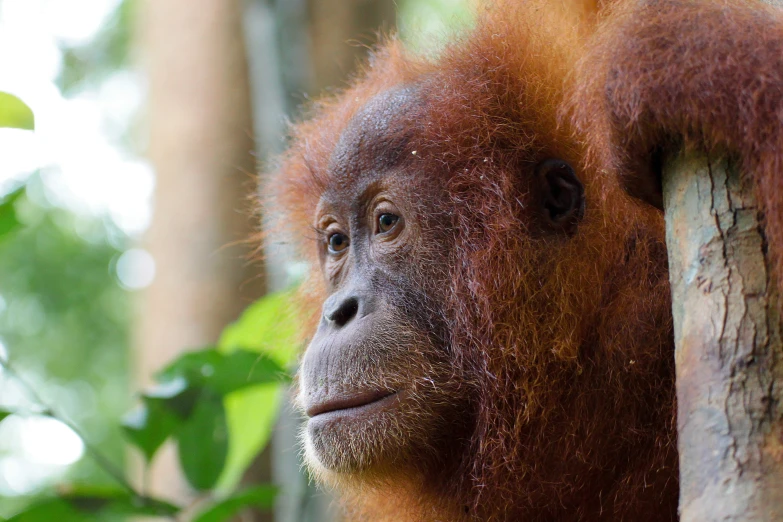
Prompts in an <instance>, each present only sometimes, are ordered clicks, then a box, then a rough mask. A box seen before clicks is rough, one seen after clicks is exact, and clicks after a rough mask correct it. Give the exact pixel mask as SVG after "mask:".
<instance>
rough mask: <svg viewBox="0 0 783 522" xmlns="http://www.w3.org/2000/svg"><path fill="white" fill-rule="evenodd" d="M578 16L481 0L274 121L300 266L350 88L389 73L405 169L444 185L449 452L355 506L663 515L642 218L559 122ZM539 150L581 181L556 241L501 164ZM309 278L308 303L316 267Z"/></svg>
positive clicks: (660, 249)
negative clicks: (452, 35) (390, 495)
mask: <svg viewBox="0 0 783 522" xmlns="http://www.w3.org/2000/svg"><path fill="white" fill-rule="evenodd" d="M595 23H596V22H595V15H594V12H593V11H592V10H591V6H590V4H589V3H588V4H582V3H577V4H576V5H572V6H568V5H565V4H561V3H557V2H546V1H527V2H520V1H514V2H512V1H508V2H495V3H494V6H493V7H489V8H484V7H482V8H480V12H479V16H478V22H477V25H476V27H475V28H474V29H472V30H471V31H470V33H469V34H467V35H464V36H463V37H461V38H459V39H457V41H455V42H453V43H452V44H450V45H449V46H448V47H447V48H446V49H445V50H443V52H442V53H440V54H438V55H437V56H436V57H432V58H428V57H422V56H418V55H414V54H412V53H410V52H409V51H407V50H406V49H405V48H404V46H403V45H402V44H400V42H399V41H397V40H394V39H392V40H390V41H388V42H387V43H386V44H385V45H383V46H382V47H381V48H379V49H378V50H377V51H376V52H375V53H374V54H373V56H372V57H371V58H370V60H369V62H368V64H367V65H366V67H365V69H364V71H363V72H362V73H361V74H360V75H359V76H358V77H357V78H356V79H354V81H353V82H352V83H351V84H350V86H349V87H347V88H346V89H345V90H344V91H343V92H341V93H340V94H338V95H336V96H333V97H330V98H328V99H325V100H322V101H320V102H319V103H317V104H316V105H315V106H314V107H313V108H312V109H311V112H310V113H309V114H308V117H307V119H305V120H304V121H302V122H301V123H298V124H296V125H295V126H294V127H293V129H292V137H293V139H292V144H291V147H290V149H289V150H288V152H287V153H286V154H285V155H284V156H283V157H282V158H281V160H280V165H279V168H278V169H277V170H276V172H277V174H276V178H275V180H274V182H273V186H274V187H276V192H275V194H274V197H273V200H274V203H275V205H274V206H275V208H276V209H279V208H282V209H283V210H284V220H285V222H286V223H287V224H288V225H290V226H291V227H292V231H291V234H293V235H294V237H296V238H299V239H302V240H303V241H302V243H301V245H300V246H301V255H302V256H303V257H305V258H307V259H309V260H310V261H311V262H312V264H313V266H317V260H316V258H315V254H316V249H315V248H314V246H313V244H312V240H311V239H309V238H312V233H311V232H310V230H311V227H312V225H313V216H314V212H315V208H316V206H317V204H318V201H319V198H320V196H321V194H322V192H323V191H324V189H325V187H327V186H329V185H330V183H331V179H330V172H329V169H328V162H329V158H330V156H331V153H332V150H333V149H334V148H335V145H336V143H337V140H338V139H339V137H340V135H341V133H342V130H343V129H344V128H345V127H346V125H347V124H348V122H349V121H350V120H351V118H352V117H353V116H354V115H355V114H356V113H357V111H358V110H360V109H361V108H362V107H363V106H364V105H365V104H366V103H367V101H368V100H370V99H371V98H373V97H374V96H375V95H377V94H378V93H381V92H384V91H387V90H389V89H391V88H394V87H398V86H400V85H416V86H417V91H416V92H417V96H419V97H420V99H421V100H424V103H423V104H421V107H420V108H418V109H417V111H419V112H418V113H417V114H416V121H417V122H419V124H418V125H417V126H416V127H417V128H416V129H415V132H414V137H413V138H412V139H411V140H410V143H411V147H413V150H410V151H408V153H411V154H412V153H413V152H414V151H415V156H416V157H417V158H418V159H417V162H418V163H416V165H417V169H418V170H419V171H420V172H421V176H422V177H426V176H439V177H442V179H443V180H444V183H445V186H446V187H447V190H446V192H447V194H448V197H447V198H446V200H445V201H433V202H432V206H433V211H443V212H450V213H452V214H451V215H452V216H453V223H454V224H455V226H454V229H453V230H451V231H449V233H450V235H451V238H452V239H451V240H452V241H453V242H454V244H455V248H454V251H455V252H458V253H459V254H458V258H457V259H455V260H454V263H453V265H452V266H450V267H449V269H450V276H449V279H450V281H451V283H450V290H449V296H450V297H449V298H448V302H447V303H446V304H445V308H446V310H449V314H448V319H449V328H450V335H451V345H452V346H453V347H454V350H455V356H454V357H455V360H454V364H455V365H456V366H457V367H458V368H459V369H460V372H459V373H460V374H461V375H464V376H465V377H466V383H465V385H466V386H470V387H471V388H472V389H474V390H475V394H476V397H477V399H476V402H477V408H476V409H477V418H476V420H475V426H474V428H473V430H472V433H471V438H470V442H469V445H468V450H467V451H466V452H464V454H462V455H459V457H458V458H459V463H458V469H459V473H457V474H455V476H453V477H449V478H448V479H446V480H445V482H443V483H442V484H441V483H440V482H439V486H438V489H437V491H428V489H427V484H426V482H423V483H417V484H416V488H421V489H419V490H417V491H411V489H412V488H407V491H408V496H406V497H404V498H403V499H402V500H400V501H395V504H396V505H395V506H393V507H392V506H389V505H388V502H387V503H386V505H384V506H382V507H381V508H378V509H377V510H376V512H375V514H374V515H371V516H370V515H365V516H367V519H368V520H381V519H382V517H381V512H382V514H383V515H384V516H386V517H387V518H386V519H388V520H402V519H403V518H405V519H419V520H441V519H442V520H460V519H465V520H473V519H476V518H477V519H481V520H487V521H490V520H525V521H528V522H532V521H539V520H540V521H544V520H558V521H564V520H574V521H576V520H582V521H583V520H599V519H601V520H606V519H612V520H629V521H634V522H639V521H646V520H649V521H665V520H675V519H676V501H677V469H676V466H677V461H676V450H675V440H674V439H675V431H674V424H673V418H674V393H673V392H674V388H673V340H672V325H671V317H670V315H671V314H670V303H669V285H668V280H667V270H666V252H665V245H664V238H663V221H662V217H661V215H660V213H659V212H657V211H656V210H655V209H653V208H651V207H647V206H644V205H642V204H639V203H637V202H634V201H632V200H631V199H630V198H629V197H628V196H626V195H625V194H624V192H623V190H622V189H621V187H620V186H619V184H618V183H617V182H616V181H615V179H614V178H613V177H610V176H607V175H605V173H604V172H602V170H601V169H602V165H601V164H600V163H599V162H596V161H594V162H591V163H588V162H587V155H586V149H585V145H584V144H590V142H591V139H590V135H588V134H585V131H583V130H582V131H576V130H575V129H573V128H572V127H571V125H570V124H569V123H568V122H567V121H566V120H563V119H562V118H561V114H562V112H563V110H564V107H566V105H567V97H568V92H567V89H568V88H567V82H566V81H565V79H566V78H567V77H569V74H570V73H571V72H572V71H574V70H576V69H577V63H578V60H579V59H580V57H581V56H582V55H583V54H584V53H583V48H584V46H585V45H587V42H588V40H589V38H590V37H591V34H592V31H593V29H594V27H595ZM590 117H592V116H586V117H585V118H586V119H583V120H582V121H583V122H587V120H588V119H589V118H590ZM585 127H587V125H585ZM601 143H603V142H601ZM599 145H600V146H602V145H601V144H599ZM548 157H556V158H562V159H564V160H567V161H569V162H570V163H571V165H573V166H574V169H575V170H576V172H577V175H578V177H579V178H580V180H581V181H582V183H583V184H584V186H585V192H586V210H585V217H584V220H583V221H581V222H580V224H579V226H578V230H577V232H576V233H575V234H574V235H573V236H572V237H569V238H564V236H563V235H562V234H552V233H547V232H546V231H545V230H540V229H538V228H537V227H535V226H533V225H532V223H534V222H535V221H534V220H533V219H532V217H531V212H532V211H533V210H532V209H530V208H528V206H526V205H525V204H524V201H527V200H529V198H530V197H531V191H532V190H533V184H532V183H533V182H532V180H531V179H528V178H525V177H524V176H521V174H520V173H521V172H525V169H526V166H529V165H530V164H534V163H535V162H537V161H540V160H541V159H544V158H548ZM527 170H529V168H528V169H527ZM309 288H310V290H311V291H312V293H311V294H309V295H310V297H308V301H309V302H310V304H311V305H313V306H314V307H318V306H320V303H321V302H322V299H321V298H322V297H323V288H321V282H320V280H319V279H317V278H313V280H312V281H311V283H310V287H309ZM318 296H320V297H318ZM432 472H433V473H436V472H437V470H432ZM403 489H405V488H403ZM413 489H415V488H413ZM463 507H464V508H465V510H464V511H463ZM362 509H364V510H365V513H366V512H368V510H369V512H372V509H373V508H372V506H363V507H362ZM390 513H393V514H390Z"/></svg>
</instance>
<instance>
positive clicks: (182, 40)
mask: <svg viewBox="0 0 783 522" xmlns="http://www.w3.org/2000/svg"><path fill="white" fill-rule="evenodd" d="M242 14H243V4H242V2H241V1H240V0H146V1H145V2H143V4H142V5H141V12H140V15H141V17H140V19H139V22H140V24H139V29H140V32H139V39H140V43H141V47H142V50H143V54H144V55H143V64H144V69H145V72H146V74H147V78H148V81H149V102H148V116H147V118H148V123H149V143H150V145H149V158H150V160H151V162H152V164H153V166H154V168H155V171H156V175H157V178H156V180H157V184H156V191H155V202H154V217H153V221H152V224H151V226H150V229H149V231H148V233H147V236H146V238H145V241H144V244H145V246H146V248H147V249H148V250H149V252H150V253H151V254H152V256H153V257H154V259H155V262H156V277H155V280H154V282H153V283H152V285H151V286H150V287H149V288H148V289H147V291H146V292H145V293H144V296H143V300H142V303H141V307H140V309H139V310H140V314H139V318H138V325H137V331H136V336H135V337H136V338H135V346H136V351H135V355H136V376H137V379H136V381H137V382H138V383H139V384H140V385H141V386H146V385H148V384H149V383H150V376H151V375H152V374H153V373H154V372H155V371H157V370H159V369H160V368H161V367H162V366H163V365H164V364H165V363H167V362H168V361H170V360H171V359H172V358H174V357H175V356H177V355H178V354H179V353H181V352H182V351H184V350H187V349H193V348H201V347H204V346H205V345H209V344H212V343H215V342H216V341H217V339H218V337H219V335H220V332H221V331H222V329H223V328H224V327H225V326H226V325H227V324H228V323H229V322H231V321H233V320H234V319H236V318H237V316H238V315H239V313H240V312H241V311H242V309H243V308H244V307H245V306H246V305H247V304H249V303H250V302H252V301H253V300H254V299H255V298H257V297H259V296H260V295H261V294H262V293H263V283H264V279H263V273H260V272H259V270H258V268H257V267H252V266H250V265H249V263H248V262H247V260H246V256H247V254H248V251H247V249H246V248H245V247H244V246H241V245H240V244H238V242H241V241H243V240H245V239H247V238H248V237H249V235H250V233H251V230H252V229H253V228H254V224H253V218H252V217H251V215H250V213H249V212H247V210H248V207H249V205H248V204H247V202H248V195H249V194H250V193H251V191H252V187H253V183H254V179H253V176H252V174H253V173H254V172H255V159H254V155H253V149H254V143H253V121H252V108H251V98H250V91H249V83H248V72H247V63H246V56H245V47H244V39H243V32H242ZM146 486H147V489H148V490H149V491H151V492H152V493H154V494H155V495H160V496H163V497H166V498H171V499H176V500H183V499H187V498H188V496H189V490H188V487H187V485H186V484H185V481H184V480H183V479H182V476H181V473H180V472H179V468H178V464H177V461H176V457H175V454H174V452H173V451H172V450H171V448H170V447H169V448H167V449H166V450H164V451H163V452H162V454H161V455H159V456H158V458H157V459H156V462H155V465H154V466H153V468H152V472H151V474H150V476H149V481H148V484H147V485H146Z"/></svg>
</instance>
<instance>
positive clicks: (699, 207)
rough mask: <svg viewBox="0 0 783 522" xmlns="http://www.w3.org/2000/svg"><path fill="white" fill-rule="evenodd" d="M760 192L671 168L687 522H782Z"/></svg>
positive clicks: (682, 163)
mask: <svg viewBox="0 0 783 522" xmlns="http://www.w3.org/2000/svg"><path fill="white" fill-rule="evenodd" d="M752 185H753V184H752V183H751V182H750V181H749V180H748V179H747V177H746V176H742V175H741V174H740V172H739V169H738V168H737V165H736V164H735V163H731V162H727V161H726V160H725V159H722V158H717V157H710V158H706V157H704V156H702V155H698V154H685V155H680V156H679V157H677V158H675V159H673V160H672V161H670V162H669V163H668V164H667V165H666V166H665V168H664V177H663V191H664V208H665V211H666V240H667V245H668V250H669V269H670V280H671V286H672V302H673V313H674V328H675V344H676V352H675V361H676V368H677V401H678V414H677V423H678V431H679V438H678V447H679V453H680V515H681V521H683V522H713V521H715V522H717V521H722V522H731V521H736V522H739V521H743V522H761V521H764V522H771V521H778V520H783V350H782V349H781V346H782V345H781V321H780V314H779V308H778V306H777V305H778V299H779V296H778V291H777V287H776V281H775V280H774V278H773V276H772V274H771V273H770V271H769V266H768V263H767V252H766V242H765V238H764V232H763V228H762V226H761V224H760V219H759V218H760V214H759V210H758V205H757V203H756V199H755V196H754V187H753V186H752Z"/></svg>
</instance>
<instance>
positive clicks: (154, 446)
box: [121, 400, 179, 463]
mask: <svg viewBox="0 0 783 522" xmlns="http://www.w3.org/2000/svg"><path fill="white" fill-rule="evenodd" d="M178 425H179V422H178V420H177V417H176V416H175V415H174V414H172V412H171V411H170V410H169V409H168V408H166V406H165V403H163V402H161V401H154V400H153V401H150V400H144V402H142V404H140V405H139V406H138V407H136V409H134V410H131V411H130V412H128V413H127V414H125V416H124V417H123V418H122V422H121V426H122V432H123V435H125V438H126V439H127V440H128V442H130V443H131V444H133V445H134V446H136V447H137V448H138V449H139V450H140V451H141V452H142V454H143V455H144V458H145V459H146V461H147V462H148V463H149V462H151V461H152V459H153V457H154V456H155V453H156V452H157V451H158V449H160V447H161V446H162V445H163V443H164V442H166V439H168V438H169V437H170V436H171V435H172V434H173V433H174V431H175V430H176V429H177V427H178Z"/></svg>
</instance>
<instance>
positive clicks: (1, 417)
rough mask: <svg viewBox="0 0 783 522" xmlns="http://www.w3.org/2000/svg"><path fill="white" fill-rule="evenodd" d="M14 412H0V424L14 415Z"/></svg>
mask: <svg viewBox="0 0 783 522" xmlns="http://www.w3.org/2000/svg"><path fill="white" fill-rule="evenodd" d="M13 414H14V412H12V411H8V410H0V422H3V421H4V420H5V419H6V418H8V417H10V416H11V415H13Z"/></svg>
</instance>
